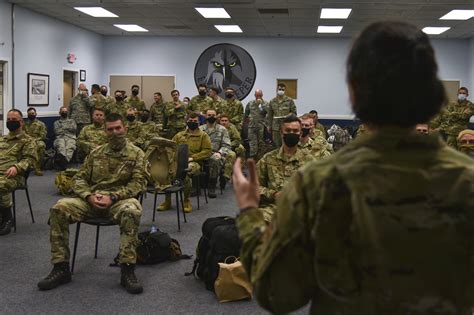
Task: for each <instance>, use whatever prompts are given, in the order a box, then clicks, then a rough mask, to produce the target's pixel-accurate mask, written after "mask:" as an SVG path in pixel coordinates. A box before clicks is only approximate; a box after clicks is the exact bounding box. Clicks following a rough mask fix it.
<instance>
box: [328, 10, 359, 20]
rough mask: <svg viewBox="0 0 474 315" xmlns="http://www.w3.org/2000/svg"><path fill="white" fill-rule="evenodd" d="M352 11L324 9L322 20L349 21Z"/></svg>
mask: <svg viewBox="0 0 474 315" xmlns="http://www.w3.org/2000/svg"><path fill="white" fill-rule="evenodd" d="M351 11H352V9H322V10H321V16H320V18H321V19H347V18H348V17H349V14H351Z"/></svg>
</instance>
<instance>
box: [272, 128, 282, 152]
mask: <svg viewBox="0 0 474 315" xmlns="http://www.w3.org/2000/svg"><path fill="white" fill-rule="evenodd" d="M280 128H281V124H278V125H276V124H273V126H272V140H273V146H274V147H275V148H279V147H281V141H282V140H281V134H280Z"/></svg>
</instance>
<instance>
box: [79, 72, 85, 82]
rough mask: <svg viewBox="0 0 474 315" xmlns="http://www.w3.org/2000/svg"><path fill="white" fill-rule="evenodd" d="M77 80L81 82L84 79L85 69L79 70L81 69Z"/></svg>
mask: <svg viewBox="0 0 474 315" xmlns="http://www.w3.org/2000/svg"><path fill="white" fill-rule="evenodd" d="M79 80H80V81H81V82H84V81H85V80H86V70H81V71H80V72H79Z"/></svg>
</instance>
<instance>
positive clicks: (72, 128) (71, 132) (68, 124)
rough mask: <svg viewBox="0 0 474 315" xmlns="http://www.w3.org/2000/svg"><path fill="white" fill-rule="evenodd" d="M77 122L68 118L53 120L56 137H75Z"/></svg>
mask: <svg viewBox="0 0 474 315" xmlns="http://www.w3.org/2000/svg"><path fill="white" fill-rule="evenodd" d="M76 132H77V124H76V122H75V121H74V120H73V119H70V118H59V119H58V120H56V121H55V122H54V134H55V135H56V138H61V137H66V138H71V139H76Z"/></svg>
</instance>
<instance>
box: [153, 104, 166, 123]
mask: <svg viewBox="0 0 474 315" xmlns="http://www.w3.org/2000/svg"><path fill="white" fill-rule="evenodd" d="M150 115H151V120H152V121H154V122H155V123H156V124H157V125H159V126H160V125H161V129H163V128H166V104H165V103H163V102H161V103H156V102H155V103H153V104H152V105H151V107H150Z"/></svg>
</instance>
